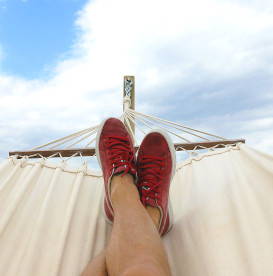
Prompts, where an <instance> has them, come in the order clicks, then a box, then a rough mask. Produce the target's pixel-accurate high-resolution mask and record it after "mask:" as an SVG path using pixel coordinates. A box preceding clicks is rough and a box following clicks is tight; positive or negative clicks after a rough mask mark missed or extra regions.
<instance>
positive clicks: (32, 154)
mask: <svg viewBox="0 0 273 276" xmlns="http://www.w3.org/2000/svg"><path fill="white" fill-rule="evenodd" d="M236 143H245V139H238V140H219V141H208V142H197V143H185V144H181V143H175V144H174V147H175V150H176V151H182V150H183V149H185V150H194V149H195V150H200V149H202V148H203V147H204V148H211V147H215V148H223V147H224V146H225V145H230V144H236ZM135 148H136V149H138V147H135ZM56 153H60V154H61V156H62V157H70V156H72V155H73V154H76V153H81V155H82V156H93V155H95V149H94V148H76V149H59V150H58V149H52V150H31V151H12V152H9V156H12V155H18V158H21V157H20V156H29V158H39V156H38V155H39V154H40V155H42V156H43V157H50V156H51V155H54V154H56ZM52 157H60V156H59V155H55V156H52Z"/></svg>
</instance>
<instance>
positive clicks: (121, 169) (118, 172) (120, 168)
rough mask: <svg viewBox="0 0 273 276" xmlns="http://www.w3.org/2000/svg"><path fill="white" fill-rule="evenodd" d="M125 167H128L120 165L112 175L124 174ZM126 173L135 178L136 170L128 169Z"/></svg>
mask: <svg viewBox="0 0 273 276" xmlns="http://www.w3.org/2000/svg"><path fill="white" fill-rule="evenodd" d="M127 166H128V165H122V166H119V167H117V168H115V170H114V174H122V173H123V172H125V171H126V170H127ZM128 173H130V174H132V175H133V176H135V174H136V170H135V169H134V168H131V167H130V168H129V171H128Z"/></svg>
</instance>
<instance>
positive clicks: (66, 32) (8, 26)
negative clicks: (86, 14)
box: [0, 0, 86, 79]
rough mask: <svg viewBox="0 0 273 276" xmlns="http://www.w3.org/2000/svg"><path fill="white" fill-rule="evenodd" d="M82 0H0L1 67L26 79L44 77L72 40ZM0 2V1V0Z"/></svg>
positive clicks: (63, 54) (64, 53)
mask: <svg viewBox="0 0 273 276" xmlns="http://www.w3.org/2000/svg"><path fill="white" fill-rule="evenodd" d="M85 2H86V1H84V0H54V1H51V0H38V1H37V0H5V1H3V0H2V4H0V5H2V7H1V9H0V37H1V44H2V51H3V52H4V58H3V61H2V64H1V70H2V71H3V72H5V73H8V74H12V75H18V76H21V77H24V78H27V79H35V78H45V77H47V76H48V75H50V68H51V67H52V66H54V65H55V63H56V61H57V60H59V59H60V58H65V56H66V53H69V51H70V48H71V46H72V45H73V42H74V41H75V39H76V35H77V32H76V29H75V26H74V22H75V20H76V16H77V11H79V10H80V9H81V8H82V6H83V4H84V3H85ZM0 3H1V1H0Z"/></svg>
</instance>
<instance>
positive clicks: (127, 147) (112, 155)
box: [96, 118, 136, 222]
mask: <svg viewBox="0 0 273 276" xmlns="http://www.w3.org/2000/svg"><path fill="white" fill-rule="evenodd" d="M96 155H97V159H98V162H99V164H100V167H101V169H102V172H103V177H104V186H105V198H104V211H105V215H106V217H107V218H108V219H109V221H110V222H112V221H113V218H114V211H113V207H112V202H111V194H110V191H111V187H110V185H111V179H112V177H113V176H114V175H115V174H120V173H122V174H127V173H130V174H132V175H133V176H135V175H136V163H135V154H134V145H133V140H132V138H131V136H130V134H129V133H128V131H127V129H126V127H125V126H124V124H123V122H122V121H121V120H119V119H116V118H109V119H106V120H105V121H103V122H102V124H101V126H100V128H99V130H98V133H97V139H96Z"/></svg>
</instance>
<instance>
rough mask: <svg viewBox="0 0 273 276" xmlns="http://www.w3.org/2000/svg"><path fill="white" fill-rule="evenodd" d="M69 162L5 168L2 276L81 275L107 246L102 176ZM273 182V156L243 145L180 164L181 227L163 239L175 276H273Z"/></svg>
mask: <svg viewBox="0 0 273 276" xmlns="http://www.w3.org/2000/svg"><path fill="white" fill-rule="evenodd" d="M127 116H128V117H127V119H128V120H130V119H131V120H133V119H134V118H135V117H137V116H138V115H137V113H136V112H131V111H128V113H127ZM134 116H135V117H134ZM139 116H141V115H139ZM148 119H149V120H150V119H151V118H147V124H148ZM145 122H146V121H145ZM136 126H137V125H136ZM177 127H179V128H180V127H181V126H177ZM95 129H96V127H94V128H89V129H86V130H84V131H82V132H80V133H78V134H76V136H73V137H74V138H80V136H81V137H82V138H83V136H87V135H89V134H90V136H88V137H86V139H87V138H88V139H90V140H89V142H88V143H90V144H89V145H91V141H92V139H93V138H91V136H92V135H94V134H95ZM183 129H185V130H186V131H188V130H189V131H192V130H191V129H188V128H183ZM93 131H94V133H93ZM91 133H92V134H91ZM194 133H196V134H197V135H200V134H202V135H205V134H206V133H200V132H194ZM70 138H72V137H66V142H68V140H69V139H70ZM184 138H186V139H188V138H187V137H184ZM62 141H63V140H62ZM62 141H61V140H59V141H54V143H51V144H48V145H46V146H51V147H52V146H54V145H55V146H56V144H57V143H60V142H62ZM71 141H72V139H71V140H69V142H71ZM53 144H54V145H53ZM43 146H45V145H43ZM70 146H71V145H70ZM66 163H67V162H61V163H59V164H57V165H56V164H51V163H50V159H43V158H42V159H40V161H37V162H29V161H28V159H26V158H24V159H16V158H15V157H11V158H9V159H8V160H6V161H4V162H3V163H2V164H1V165H0V213H1V216H0V275H3V276H4V275H5V276H57V275H58V276H78V275H79V274H80V272H81V271H82V270H83V268H84V267H85V265H86V264H87V263H88V261H89V260H90V259H91V258H92V257H94V256H95V255H96V254H97V253H99V251H100V250H102V249H103V248H104V246H105V245H106V243H107V239H108V238H109V234H110V228H111V226H109V225H107V223H106V222H105V220H104V217H103V215H102V200H103V193H104V192H103V189H104V188H103V180H102V177H101V175H100V173H95V172H93V171H90V170H88V169H87V167H86V166H85V165H86V164H85V165H84V166H83V167H82V168H80V169H79V170H72V169H70V168H69V167H68V166H67V165H66ZM272 180H273V157H272V156H269V155H266V154H263V153H260V152H257V151H255V150H253V149H251V148H249V147H247V146H246V145H244V144H237V145H235V146H226V147H225V148H224V149H218V150H215V151H209V152H206V153H201V154H197V155H195V156H192V157H190V158H189V159H187V160H186V161H184V162H183V163H180V164H178V165H177V169H176V175H175V177H174V180H173V183H172V185H171V194H170V196H171V201H172V203H173V207H174V217H175V225H174V228H173V230H172V231H171V232H170V233H169V234H167V235H166V237H165V238H164V243H165V246H166V249H167V252H168V255H169V260H170V263H171V268H172V272H173V275H174V276H201V275H202V276H272V275H273V262H272V256H273V235H272V229H273V220H272V218H273V200H272V198H273V181H272Z"/></svg>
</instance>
